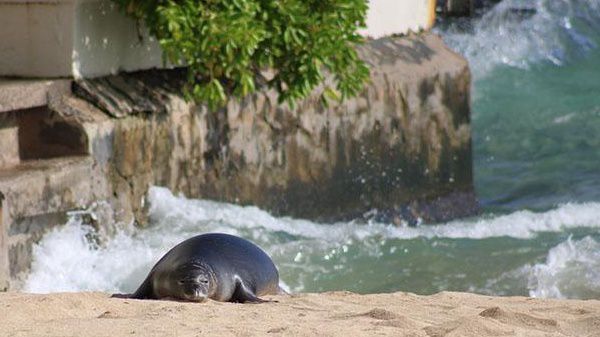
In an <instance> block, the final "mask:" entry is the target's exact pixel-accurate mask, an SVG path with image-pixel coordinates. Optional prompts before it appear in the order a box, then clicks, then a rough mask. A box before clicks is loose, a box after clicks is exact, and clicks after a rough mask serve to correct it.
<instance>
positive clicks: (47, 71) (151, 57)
mask: <svg viewBox="0 0 600 337" xmlns="http://www.w3.org/2000/svg"><path fill="white" fill-rule="evenodd" d="M369 6H370V8H369V14H368V19H367V25H368V28H367V29H366V30H364V31H363V32H362V34H364V35H366V36H370V37H374V38H377V37H381V36H385V35H390V34H404V33H407V32H408V31H410V30H412V31H419V30H421V29H427V28H429V27H430V26H431V25H432V23H433V21H432V18H433V13H434V7H435V0H371V1H370V4H369ZM162 66H163V61H162V53H161V51H160V47H159V45H158V43H157V42H156V41H155V40H154V39H152V38H150V37H148V36H147V34H146V35H145V36H144V38H143V41H140V39H139V38H138V34H137V27H136V24H135V22H134V21H133V20H131V19H129V18H126V17H125V16H124V15H123V14H122V13H120V12H119V11H118V9H117V8H116V6H115V5H114V4H113V3H112V2H111V1H109V0H34V1H30V0H21V1H15V0H0V76H18V77H75V78H79V77H95V76H103V75H108V74H114V73H117V72H119V71H134V70H140V69H149V68H154V67H162Z"/></svg>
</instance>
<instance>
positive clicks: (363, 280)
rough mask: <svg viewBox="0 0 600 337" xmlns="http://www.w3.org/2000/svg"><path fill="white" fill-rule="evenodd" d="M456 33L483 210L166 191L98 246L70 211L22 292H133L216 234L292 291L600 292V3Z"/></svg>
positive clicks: (500, 17) (543, 4) (474, 24)
mask: <svg viewBox="0 0 600 337" xmlns="http://www.w3.org/2000/svg"><path fill="white" fill-rule="evenodd" d="M515 7H527V8H529V9H533V10H535V11H531V10H530V11H528V13H529V14H528V15H527V16H522V15H517V14H514V13H516V11H514V10H513V8H515ZM521 13H522V11H521ZM532 13H534V14H532ZM460 25H461V26H462V27H458V24H449V25H446V27H445V28H444V29H443V30H441V28H440V31H439V33H440V34H441V35H442V36H443V38H444V39H445V40H446V41H447V43H448V44H449V45H450V46H452V47H453V48H454V49H455V50H457V51H458V52H460V53H462V54H463V55H465V56H466V57H467V58H468V59H469V61H470V64H471V66H472V72H473V77H474V87H473V141H474V160H475V162H474V168H475V181H476V189H477V193H478V195H479V196H480V199H481V202H482V206H483V210H484V214H483V215H481V216H479V217H475V218H472V219H463V220H457V221H453V222H450V223H446V224H429V225H422V226H419V227H416V228H410V227H395V226H393V225H391V224H385V223H370V224H368V225H364V224H356V223H353V222H344V223H335V224H318V223H313V222H310V221H305V220H298V219H289V218H277V217H273V216H271V215H270V214H268V213H267V212H265V211H262V210H260V209H257V208H254V207H240V206H236V205H231V204H222V203H216V202H211V201H204V200H189V199H185V198H183V197H178V196H175V195H173V194H172V193H171V192H170V191H168V190H166V189H163V188H158V187H155V188H152V189H151V191H150V193H149V198H148V202H149V204H150V213H149V216H150V227H149V228H148V229H145V230H132V231H131V232H127V233H125V232H123V233H119V234H118V235H117V236H116V237H115V238H114V239H113V240H111V241H109V242H107V244H106V246H103V247H100V248H98V247H96V246H95V245H93V244H90V243H89V242H88V241H87V239H86V234H87V231H88V230H89V229H87V228H86V227H84V226H81V222H80V221H79V219H78V218H77V217H76V216H75V217H73V218H72V219H71V221H69V223H68V224H67V225H66V226H63V227H62V228H60V229H57V230H55V231H53V232H51V233H50V234H48V235H47V236H46V237H45V238H44V239H43V240H42V242H41V243H40V244H39V245H37V246H36V247H35V248H34V256H35V258H34V263H33V267H32V273H31V275H30V276H29V278H28V279H27V281H26V284H25V287H24V290H26V291H32V292H52V291H78V290H101V291H119V292H129V291H132V290H134V289H135V287H136V286H137V285H138V284H139V283H140V282H141V280H142V279H143V277H144V276H145V274H146V273H147V272H148V270H149V268H150V267H151V266H152V264H153V263H154V262H155V261H156V260H157V259H158V258H159V257H160V256H161V255H162V254H164V253H165V252H166V251H167V250H168V249H169V248H170V247H172V246H173V245H174V244H176V243H178V242H179V241H181V240H183V239H185V238H187V237H189V236H191V235H195V234H198V233H201V232H209V231H220V232H226V233H232V234H237V235H241V236H244V237H246V238H249V239H251V240H253V241H255V242H256V243H258V244H259V245H261V246H262V247H263V248H264V249H265V250H267V252H268V253H269V254H271V256H272V257H273V259H274V260H275V262H276V264H277V265H278V267H279V270H280V274H281V279H282V281H283V283H284V286H285V287H287V288H288V289H289V290H291V291H326V290H341V289H345V290H351V291H356V292H360V293H372V292H390V291H410V292H416V293H420V294H430V293H435V292H438V291H442V290H454V291H471V292H478V293H485V294H495V295H529V296H536V297H557V298H600V47H599V46H600V0H595V1H592V0H588V1H584V0H579V1H576V0H572V1H566V0H564V1H563V0H547V1H543V0H538V1H533V0H532V1H525V0H523V1H509V0H505V1H503V2H501V3H500V4H499V5H498V6H496V7H494V8H493V9H492V10H491V11H489V12H487V13H486V14H484V16H483V17H481V18H480V19H475V20H473V21H471V22H467V23H464V22H463V23H460ZM65 247H68V249H65Z"/></svg>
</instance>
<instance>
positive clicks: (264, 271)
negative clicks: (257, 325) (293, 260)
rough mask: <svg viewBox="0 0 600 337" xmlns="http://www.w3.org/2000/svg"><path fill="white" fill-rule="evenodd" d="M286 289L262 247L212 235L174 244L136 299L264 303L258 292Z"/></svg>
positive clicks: (227, 236) (154, 268)
mask: <svg viewBox="0 0 600 337" xmlns="http://www.w3.org/2000/svg"><path fill="white" fill-rule="evenodd" d="M282 292H283V291H282V290H281V288H280V287H279V273H278V272H277V268H276V267H275V264H274V263H273V261H272V260H271V258H270V257H269V256H268V255H267V254H266V253H265V252H264V251H263V250H262V249H260V248H259V247H258V246H256V245H255V244H253V243H251V242H250V241H248V240H245V239H242V238H240V237H237V236H233V235H228V234H221V233H210V234H202V235H198V236H195V237H193V238H190V239H187V240H185V241H183V242H181V243H180V244H178V245H177V246H175V247H173V248H172V249H171V250H170V251H169V252H167V253H166V254H165V255H164V256H163V257H162V258H161V259H160V260H159V261H158V262H157V263H156V265H154V267H153V268H152V270H151V271H150V273H149V274H148V276H147V277H146V279H145V280H144V282H143V283H142V284H141V285H140V287H139V288H138V289H137V290H136V292H135V293H134V294H132V295H131V296H130V297H131V298H137V299H166V298H173V299H177V300H183V301H192V302H203V301H205V300H206V299H207V298H210V299H213V300H216V301H221V302H239V303H244V302H255V303H260V302H266V301H264V300H262V299H260V298H258V296H262V295H267V294H278V293H282Z"/></svg>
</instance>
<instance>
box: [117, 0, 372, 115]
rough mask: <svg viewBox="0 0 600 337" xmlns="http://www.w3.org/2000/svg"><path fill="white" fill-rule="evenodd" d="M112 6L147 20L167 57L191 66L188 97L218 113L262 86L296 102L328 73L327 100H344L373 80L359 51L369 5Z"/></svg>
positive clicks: (332, 0) (145, 0)
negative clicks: (330, 78) (331, 82)
mask: <svg viewBox="0 0 600 337" xmlns="http://www.w3.org/2000/svg"><path fill="white" fill-rule="evenodd" d="M113 1H114V2H116V3H117V4H118V5H119V6H120V7H121V8H123V9H124V10H125V12H126V13H127V14H129V15H131V16H133V17H134V18H136V19H138V20H141V21H144V22H145V24H146V26H147V27H148V28H149V30H150V33H151V34H153V35H154V36H156V37H157V39H158V40H159V41H160V45H161V46H162V49H163V51H164V54H165V59H166V60H168V61H169V62H171V63H173V64H175V65H186V66H187V67H188V86H187V88H186V93H187V95H188V96H189V97H191V98H193V99H195V100H196V101H198V102H205V103H208V104H209V105H210V106H211V107H213V108H214V107H218V106H222V105H223V104H224V103H226V101H227V99H228V97H229V96H230V95H233V96H237V97H243V96H245V95H247V94H249V93H252V92H254V91H255V88H256V86H257V83H258V84H265V85H268V86H269V87H272V88H275V89H276V90H277V92H278V93H279V101H280V103H281V102H284V101H285V102H288V103H290V104H292V105H293V103H294V102H295V101H297V100H298V99H301V98H304V97H306V96H307V95H309V94H310V93H311V92H312V91H313V90H314V89H315V87H316V86H318V85H319V84H321V83H322V82H323V81H324V71H327V72H329V73H331V74H332V75H333V79H334V87H327V88H325V89H324V91H323V99H324V101H325V102H327V99H329V100H331V99H336V100H339V99H345V98H346V97H349V96H354V95H356V94H357V93H358V92H359V91H360V90H361V89H362V87H363V86H364V83H365V82H366V81H367V79H368V77H369V71H368V68H367V67H366V65H365V64H364V62H363V61H361V60H360V59H359V58H358V55H357V52H356V49H355V46H356V45H357V44H359V43H361V42H362V37H361V36H360V35H359V34H358V33H357V30H358V28H360V27H363V26H364V25H365V16H366V12H367V7H368V6H367V3H366V0H113ZM265 70H268V72H267V73H268V74H269V75H268V76H263V75H262V74H264V73H265Z"/></svg>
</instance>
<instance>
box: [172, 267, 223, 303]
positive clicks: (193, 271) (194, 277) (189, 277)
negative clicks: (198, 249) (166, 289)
mask: <svg viewBox="0 0 600 337" xmlns="http://www.w3.org/2000/svg"><path fill="white" fill-rule="evenodd" d="M211 275H212V274H211V273H210V269H209V268H207V267H206V266H204V265H202V264H197V263H191V264H185V265H182V266H180V267H179V268H177V269H176V270H175V272H174V273H173V276H172V277H171V280H172V281H171V282H172V283H175V284H172V285H171V286H172V287H173V288H174V289H177V290H176V291H175V292H174V293H175V294H178V297H179V298H180V299H182V300H185V301H192V302H203V301H204V300H206V299H207V298H208V297H209V296H210V292H211V283H213V279H212V277H211Z"/></svg>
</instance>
